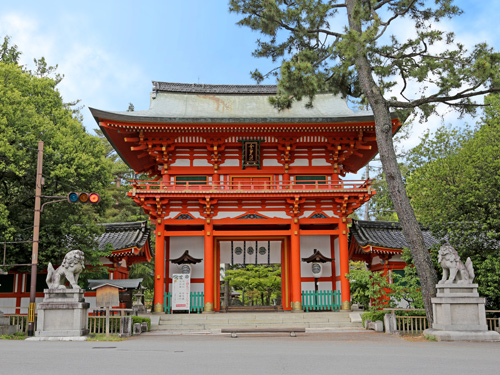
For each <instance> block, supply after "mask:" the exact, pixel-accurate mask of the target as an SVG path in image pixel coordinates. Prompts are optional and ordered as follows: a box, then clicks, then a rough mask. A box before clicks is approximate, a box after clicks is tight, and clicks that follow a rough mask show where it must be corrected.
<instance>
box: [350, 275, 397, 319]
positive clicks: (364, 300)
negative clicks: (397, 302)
mask: <svg viewBox="0 0 500 375" xmlns="http://www.w3.org/2000/svg"><path fill="white" fill-rule="evenodd" d="M347 278H348V279H349V282H350V288H351V300H352V302H353V303H359V304H361V305H363V307H364V308H365V309H369V310H370V311H377V310H380V309H382V308H388V307H393V306H394V301H393V300H392V299H391V294H392V291H391V289H392V287H393V285H392V284H390V283H389V280H388V277H387V275H384V273H383V272H382V271H379V272H372V271H369V270H367V269H366V268H364V267H363V268H359V267H355V268H354V269H353V268H351V270H350V271H349V275H347Z"/></svg>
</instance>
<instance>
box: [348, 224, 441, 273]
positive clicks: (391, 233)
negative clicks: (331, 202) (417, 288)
mask: <svg viewBox="0 0 500 375" xmlns="http://www.w3.org/2000/svg"><path fill="white" fill-rule="evenodd" d="M422 233H423V235H424V241H425V245H426V247H427V248H428V249H430V248H431V247H432V246H433V245H435V244H437V243H439V240H437V239H436V238H435V237H433V236H432V234H431V232H430V231H429V230H428V229H426V228H422ZM404 248H408V243H407V242H406V239H405V237H404V235H403V231H402V229H401V225H400V224H399V223H398V222H394V221H364V220H353V221H352V226H351V227H350V237H349V258H350V259H351V260H355V261H363V262H365V263H366V265H367V267H368V268H369V269H370V270H371V271H384V273H386V274H388V275H390V274H391V273H392V272H394V273H402V270H403V269H404V268H405V267H406V263H405V262H404V261H403V259H402V258H401V254H402V253H403V249H404Z"/></svg>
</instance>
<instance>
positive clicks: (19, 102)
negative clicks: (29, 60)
mask: <svg viewBox="0 0 500 375" xmlns="http://www.w3.org/2000/svg"><path fill="white" fill-rule="evenodd" d="M19 55H20V52H18V51H17V47H16V46H9V43H8V38H5V39H4V43H3V45H2V47H1V49H0V57H1V60H0V97H1V98H2V100H1V101H0V133H1V134H2V137H1V138H0V241H9V242H14V241H31V239H32V232H33V209H34V201H35V179H36V165H37V143H38V141H39V140H42V141H43V142H44V157H43V176H44V184H43V187H42V195H43V196H45V197H54V196H63V197H64V196H66V195H67V194H68V193H69V192H71V191H77V192H98V193H102V192H103V191H104V189H105V188H106V187H108V186H109V184H110V182H111V173H110V171H111V161H109V160H107V159H106V158H105V156H106V150H105V148H104V146H103V144H102V142H100V140H99V138H97V137H95V136H92V135H90V134H88V133H87V132H86V130H85V128H84V127H83V125H82V124H81V122H80V120H79V114H78V112H77V111H75V110H74V109H73V108H72V107H71V105H69V104H66V103H64V102H63V99H62V97H61V95H60V93H59V92H58V90H57V84H58V82H59V81H60V79H61V76H59V75H57V74H55V73H54V70H55V68H54V67H49V66H47V63H46V62H45V60H44V59H43V58H42V59H39V60H35V64H36V67H37V68H36V70H35V71H30V70H28V69H27V68H26V67H23V66H20V65H18V59H19ZM103 195H105V194H103ZM103 198H104V199H103V201H102V202H101V203H100V204H99V205H96V206H92V207H91V206H90V205H82V204H69V203H67V202H61V203H55V204H49V205H46V206H44V208H43V212H42V215H41V225H40V246H39V263H40V264H42V265H46V264H47V263H48V262H49V261H51V262H53V263H55V264H59V263H60V261H61V260H62V257H63V256H64V254H65V253H66V252H67V251H69V250H71V249H73V248H74V246H78V248H79V249H81V250H83V251H84V252H85V253H86V259H87V261H88V262H90V263H97V262H98V260H99V256H100V253H99V252H98V251H94V250H95V247H96V243H95V238H96V236H97V234H98V233H99V231H100V229H99V228H98V227H97V226H96V225H95V224H96V222H97V218H98V215H99V214H101V213H102V212H103V211H104V210H105V208H106V206H107V204H108V203H107V202H109V201H107V199H106V197H105V196H104V197H103ZM49 200H50V198H42V204H43V203H45V202H47V201H49ZM30 261H31V244H9V246H8V251H7V263H8V264H19V263H30Z"/></svg>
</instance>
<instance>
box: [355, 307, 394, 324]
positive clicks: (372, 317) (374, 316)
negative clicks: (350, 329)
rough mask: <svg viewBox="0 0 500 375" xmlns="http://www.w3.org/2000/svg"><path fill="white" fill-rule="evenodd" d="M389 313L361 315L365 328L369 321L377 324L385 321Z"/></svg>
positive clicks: (378, 312)
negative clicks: (378, 321) (379, 321)
mask: <svg viewBox="0 0 500 375" xmlns="http://www.w3.org/2000/svg"><path fill="white" fill-rule="evenodd" d="M387 313H389V311H380V310H379V311H367V312H364V313H363V314H361V321H362V323H363V327H365V322H366V321H367V320H371V321H372V322H376V321H377V320H381V321H384V316H385V314H387Z"/></svg>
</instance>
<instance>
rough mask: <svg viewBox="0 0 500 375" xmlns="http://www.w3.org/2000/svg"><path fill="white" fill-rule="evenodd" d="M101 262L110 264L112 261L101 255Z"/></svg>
mask: <svg viewBox="0 0 500 375" xmlns="http://www.w3.org/2000/svg"><path fill="white" fill-rule="evenodd" d="M99 262H101V263H102V264H110V263H111V261H110V260H109V259H108V258H105V257H100V258H99Z"/></svg>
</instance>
